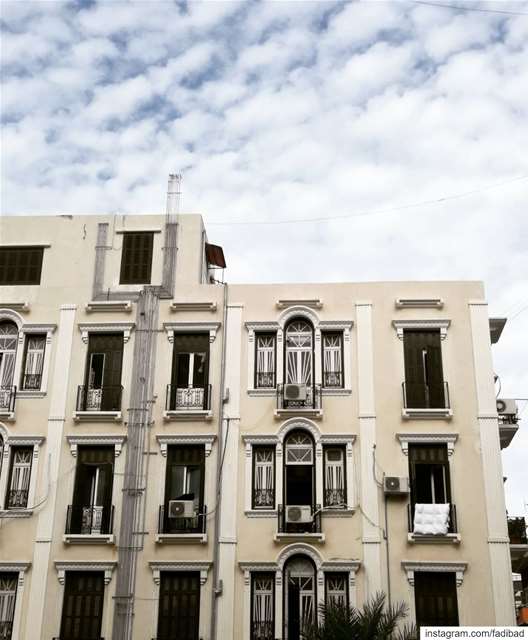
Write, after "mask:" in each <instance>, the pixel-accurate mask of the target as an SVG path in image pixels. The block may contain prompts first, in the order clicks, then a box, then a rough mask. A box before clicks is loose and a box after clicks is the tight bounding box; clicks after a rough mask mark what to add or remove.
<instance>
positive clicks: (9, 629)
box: [0, 620, 13, 640]
mask: <svg viewBox="0 0 528 640" xmlns="http://www.w3.org/2000/svg"><path fill="white" fill-rule="evenodd" d="M12 633H13V621H12V620H0V640H11V635H12Z"/></svg>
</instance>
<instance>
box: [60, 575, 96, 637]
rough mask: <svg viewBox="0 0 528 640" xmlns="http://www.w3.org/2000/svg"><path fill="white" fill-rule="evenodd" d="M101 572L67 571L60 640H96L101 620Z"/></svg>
mask: <svg viewBox="0 0 528 640" xmlns="http://www.w3.org/2000/svg"><path fill="white" fill-rule="evenodd" d="M103 596H104V574H103V572H102V571H67V572H66V582H65V585H64V603H63V607H62V621H61V633H60V638H61V640H99V638H100V637H101V622H102V618H103Z"/></svg>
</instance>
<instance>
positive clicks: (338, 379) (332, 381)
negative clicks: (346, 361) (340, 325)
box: [322, 332, 344, 389]
mask: <svg viewBox="0 0 528 640" xmlns="http://www.w3.org/2000/svg"><path fill="white" fill-rule="evenodd" d="M322 343H323V387H326V388H330V389H331V388H342V387H343V386H344V376H343V334H342V333H339V332H337V333H336V332H323V334H322Z"/></svg>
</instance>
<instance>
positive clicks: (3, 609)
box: [0, 572, 18, 640]
mask: <svg viewBox="0 0 528 640" xmlns="http://www.w3.org/2000/svg"><path fill="white" fill-rule="evenodd" d="M17 582H18V573H9V572H3V573H0V638H1V639H2V640H11V637H12V633H13V619H14V617H15V602H16V592H17Z"/></svg>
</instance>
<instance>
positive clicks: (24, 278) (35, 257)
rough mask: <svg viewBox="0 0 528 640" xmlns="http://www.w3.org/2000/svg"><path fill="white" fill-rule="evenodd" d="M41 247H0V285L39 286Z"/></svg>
mask: <svg viewBox="0 0 528 640" xmlns="http://www.w3.org/2000/svg"><path fill="white" fill-rule="evenodd" d="M43 255H44V248H43V247H0V285H15V284H19V285H21V284H40V276H41V272H42V257H43Z"/></svg>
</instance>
